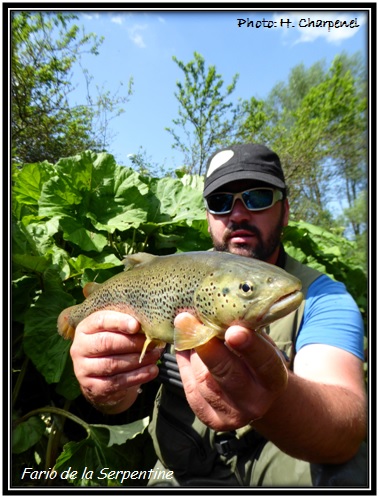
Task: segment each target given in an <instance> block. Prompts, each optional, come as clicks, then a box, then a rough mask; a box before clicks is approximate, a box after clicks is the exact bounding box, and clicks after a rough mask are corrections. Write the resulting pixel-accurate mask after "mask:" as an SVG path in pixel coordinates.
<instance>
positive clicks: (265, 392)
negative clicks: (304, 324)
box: [177, 326, 366, 463]
mask: <svg viewBox="0 0 379 498" xmlns="http://www.w3.org/2000/svg"><path fill="white" fill-rule="evenodd" d="M225 341H226V346H225V345H224V344H223V343H222V342H221V341H218V340H214V341H210V342H209V343H207V344H205V345H204V346H201V347H199V348H197V349H196V352H194V351H192V352H191V353H190V352H181V353H177V360H178V365H179V367H180V371H181V376H182V380H183V385H184V389H185V391H186V395H187V399H188V402H189V403H190V405H191V408H192V409H193V410H194V412H195V413H196V415H197V416H198V417H199V418H200V419H201V420H202V421H203V422H204V423H205V424H207V425H209V426H210V427H212V428H213V429H215V430H218V431H222V430H232V429H236V428H239V427H242V426H244V425H246V424H248V423H249V422H251V423H252V425H253V427H254V428H256V430H257V431H259V432H260V433H261V434H263V435H264V436H266V437H267V438H268V439H269V440H271V441H272V442H273V443H274V444H276V445H277V446H278V447H279V448H280V449H282V450H283V451H284V452H286V453H288V454H290V455H291V456H293V457H295V458H300V459H304V460H307V461H311V462H315V463H316V462H317V463H342V462H344V461H347V460H348V459H350V458H351V457H352V456H353V455H354V454H355V453H356V452H357V450H358V447H359V444H360V443H361V441H362V440H363V438H364V436H365V431H366V398H365V391H364V384H363V369H362V362H361V360H359V359H358V358H356V357H355V356H353V355H352V354H350V353H347V352H345V351H343V350H340V349H338V348H334V347H331V346H316V345H314V346H307V347H304V348H303V350H301V351H300V352H299V353H298V355H297V359H296V363H295V372H294V373H292V372H289V376H288V382H282V381H281V382H280V383H278V384H275V378H276V377H277V375H280V376H281V372H282V368H283V360H282V359H281V357H280V354H278V351H277V350H276V349H275V347H274V346H273V345H272V344H271V343H270V342H269V341H268V340H265V339H264V337H262V336H260V335H259V334H256V333H252V331H249V330H247V329H244V328H242V327H239V326H233V327H231V328H229V329H228V331H227V332H226V336H225ZM281 378H282V377H281Z"/></svg>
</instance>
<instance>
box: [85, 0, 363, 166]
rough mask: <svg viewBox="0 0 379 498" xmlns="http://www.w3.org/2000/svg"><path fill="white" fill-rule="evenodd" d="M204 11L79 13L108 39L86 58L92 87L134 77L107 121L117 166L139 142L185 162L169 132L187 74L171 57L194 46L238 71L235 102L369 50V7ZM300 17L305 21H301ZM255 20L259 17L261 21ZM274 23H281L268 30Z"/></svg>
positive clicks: (228, 75)
mask: <svg viewBox="0 0 379 498" xmlns="http://www.w3.org/2000/svg"><path fill="white" fill-rule="evenodd" d="M95 5H96V4H95ZM268 5H269V4H268ZM345 5H346V7H347V9H348V4H345ZM199 9H200V10H198V11H179V12H177V11H176V12H175V11H172V10H159V9H158V8H157V10H140V11H126V10H112V11H105V10H100V9H99V10H96V11H90V10H84V9H82V10H79V11H77V12H76V14H77V15H78V16H79V20H78V21H76V22H77V24H79V25H83V26H84V28H85V31H86V32H94V33H96V34H97V35H99V36H104V38H105V40H104V43H103V44H102V46H101V47H100V54H99V55H98V56H96V57H95V56H88V57H87V56H86V57H84V59H83V63H84V65H85V67H87V69H88V70H89V73H90V74H92V75H93V77H94V82H93V85H95V84H97V85H99V86H102V85H103V86H104V88H106V89H109V90H110V91H111V92H112V91H115V90H116V89H117V88H118V87H119V83H120V82H124V83H125V88H126V84H127V82H128V80H129V78H130V77H132V78H133V80H134V86H133V95H132V96H131V97H130V100H129V102H128V103H127V104H126V105H125V113H124V114H123V115H121V116H120V117H118V118H116V119H115V120H114V121H112V122H111V125H110V126H111V129H112V131H113V132H114V133H115V134H116V137H115V138H114V140H113V142H112V144H111V145H110V148H109V152H110V153H112V154H113V155H114V156H115V158H116V160H117V162H118V163H119V164H123V165H129V164H130V162H129V159H128V155H129V154H133V153H136V152H139V151H140V148H141V147H142V149H143V150H144V151H145V153H146V155H147V157H148V158H150V159H151V161H152V162H153V163H157V164H166V166H167V167H169V168H170V169H171V168H173V167H180V165H181V154H180V153H179V152H177V151H175V150H173V149H172V143H173V139H172V137H171V135H170V134H169V133H168V132H167V131H166V130H165V127H170V126H172V120H173V119H175V118H176V117H177V116H178V102H177V100H176V99H175V96H174V92H175V91H176V81H177V80H183V73H182V71H181V70H180V69H179V68H178V66H177V65H176V64H175V62H174V61H173V60H172V56H173V55H175V56H176V57H177V58H178V59H179V60H182V61H183V62H185V63H187V62H189V61H190V60H192V59H193V53H194V52H195V51H196V52H199V53H200V54H201V55H202V56H203V57H204V58H205V62H206V65H207V66H208V65H215V66H216V69H217V72H218V73H219V74H221V75H222V77H223V80H224V82H225V84H229V83H230V82H231V81H232V77H233V75H234V74H236V73H239V80H238V83H237V87H236V90H235V92H234V93H233V94H232V98H233V100H235V101H237V99H238V98H242V99H249V98H250V97H252V96H254V97H256V98H265V97H267V95H268V93H269V92H270V90H271V89H272V88H273V86H274V85H275V84H277V83H278V82H281V81H283V82H287V81H288V76H289V74H290V71H291V69H292V68H293V67H295V66H296V65H298V64H301V63H303V64H304V65H305V66H306V67H310V66H311V65H312V64H314V63H315V62H317V61H319V60H325V61H326V64H327V65H328V66H329V65H330V63H331V62H332V60H333V58H334V57H335V56H336V55H337V54H340V53H341V52H343V51H344V52H347V53H348V54H354V53H356V52H361V53H362V54H364V55H366V54H367V17H366V16H367V13H366V12H364V11H353V10H349V9H348V10H346V9H345V10H343V9H341V10H339V11H337V10H329V11H323V12H321V11H309V10H308V11H307V10H306V9H304V10H292V11H288V10H285V8H283V9H282V10H277V9H276V10H270V7H267V8H265V10H254V11H253V10H250V11H235V10H230V8H229V9H227V10H222V8H221V9H220V10H210V11H206V10H204V9H201V8H200V7H199ZM308 18H310V19H311V20H331V21H335V20H337V19H339V20H347V21H349V22H350V21H353V26H354V27H351V28H350V27H340V28H331V29H329V30H328V28H327V27H325V28H320V27H309V26H308V25H307V24H308ZM355 18H357V22H356V23H355V22H354V20H355ZM238 19H245V20H246V21H247V20H249V21H253V23H254V27H252V26H247V23H248V21H247V22H246V23H245V24H244V25H242V26H241V27H238V21H237V20H238ZM300 19H304V20H305V21H301V22H300V25H301V26H299V21H300ZM263 20H264V21H265V22H263ZM287 20H289V21H290V23H289V22H287ZM257 21H261V25H260V27H257V26H259V23H258V24H257ZM269 23H276V24H275V25H274V26H273V27H271V28H270V27H268V24H269ZM263 24H265V26H263ZM281 24H282V26H281ZM356 25H359V27H356ZM79 82H80V86H79V88H78V93H77V98H78V99H80V96H81V95H83V92H84V85H83V84H82V83H83V80H81V79H80V80H79ZM93 89H94V88H93ZM278 152H279V153H280V151H278Z"/></svg>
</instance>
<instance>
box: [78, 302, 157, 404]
mask: <svg viewBox="0 0 379 498" xmlns="http://www.w3.org/2000/svg"><path fill="white" fill-rule="evenodd" d="M139 330H140V324H139V322H138V321H137V320H135V319H134V318H133V317H131V316H129V315H126V314H125V313H119V312H116V311H98V312H96V313H93V314H91V315H90V316H88V317H87V318H86V319H84V320H83V321H82V322H80V323H79V325H78V326H77V328H76V332H75V338H74V341H73V344H72V346H71V357H72V360H73V364H74V371H75V375H76V377H77V379H78V381H79V384H80V386H81V389H82V392H83V394H84V396H85V397H86V398H87V399H88V400H89V401H90V402H91V403H93V404H94V405H95V406H97V407H98V408H99V409H101V410H103V411H105V412H107V413H119V412H121V411H124V410H126V409H127V408H129V406H131V405H132V404H133V403H134V401H135V399H136V397H137V395H138V389H139V387H140V385H141V384H143V383H146V382H149V381H150V380H152V379H154V378H155V377H156V376H157V375H158V372H159V370H158V367H157V366H156V362H157V360H158V359H159V356H160V354H161V350H158V349H153V350H150V351H147V352H146V355H145V356H144V358H143V360H142V362H141V363H139V357H140V354H141V351H142V347H143V344H144V342H145V336H144V335H143V334H141V333H139Z"/></svg>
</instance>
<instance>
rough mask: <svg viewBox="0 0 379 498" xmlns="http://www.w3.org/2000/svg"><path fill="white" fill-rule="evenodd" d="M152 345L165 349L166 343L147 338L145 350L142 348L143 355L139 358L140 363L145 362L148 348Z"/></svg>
mask: <svg viewBox="0 0 379 498" xmlns="http://www.w3.org/2000/svg"><path fill="white" fill-rule="evenodd" d="M150 343H154V344H155V346H158V347H161V348H163V347H164V346H165V344H166V343H165V342H162V341H158V340H157V339H150V338H149V337H146V340H145V342H144V345H143V348H142V351H141V355H140V357H139V363H141V361H142V360H143V358H144V356H145V354H146V351H147V347H148V345H149V344H150Z"/></svg>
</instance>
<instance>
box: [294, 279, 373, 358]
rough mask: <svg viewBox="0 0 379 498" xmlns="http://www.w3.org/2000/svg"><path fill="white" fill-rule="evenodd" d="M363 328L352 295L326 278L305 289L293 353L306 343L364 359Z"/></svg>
mask: <svg viewBox="0 0 379 498" xmlns="http://www.w3.org/2000/svg"><path fill="white" fill-rule="evenodd" d="M363 336H364V325H363V320H362V315H361V313H360V311H359V308H358V306H357V304H356V303H355V301H354V299H353V298H352V296H351V295H350V294H349V293H348V292H347V290H346V287H345V285H344V284H342V283H341V282H335V281H334V280H332V279H331V278H329V277H328V276H326V275H322V276H321V277H319V278H317V279H316V280H315V281H314V282H313V283H312V284H311V285H310V286H309V288H308V292H307V295H306V302H305V308H304V315H303V319H302V323H301V325H300V330H299V334H298V338H297V341H296V352H297V351H299V350H300V348H302V347H303V346H307V345H309V344H328V345H330V346H336V347H337V348H341V349H344V350H346V351H349V352H350V353H353V354H354V355H355V356H358V358H360V359H361V360H364V351H363Z"/></svg>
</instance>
